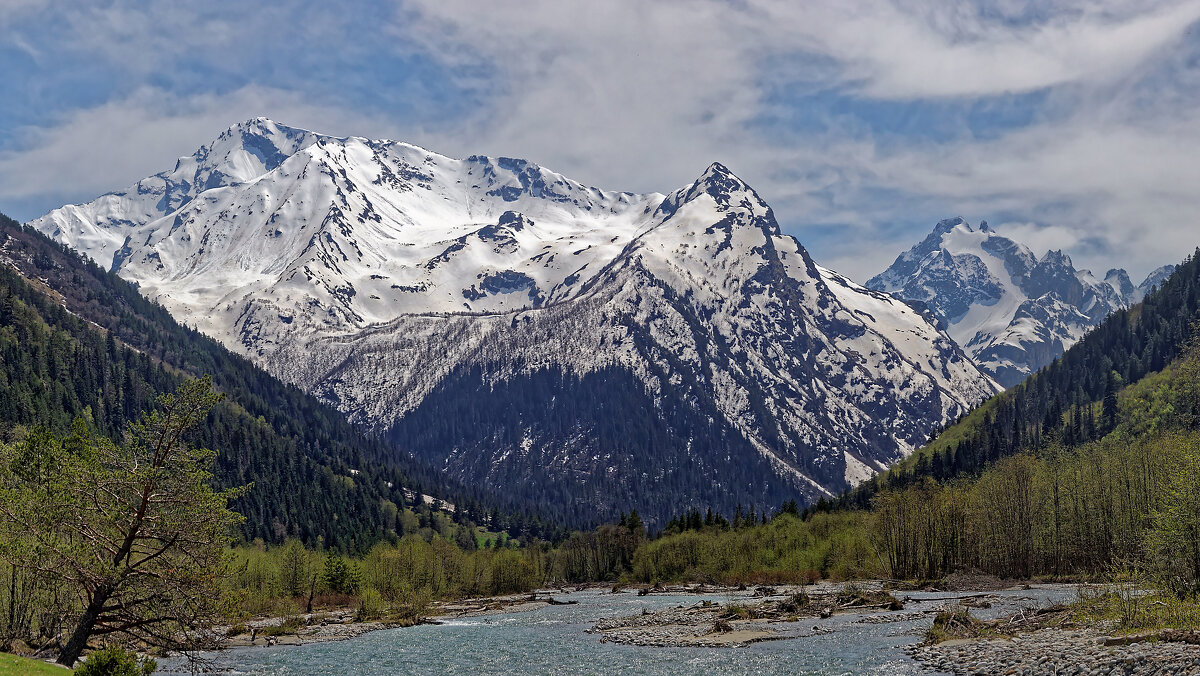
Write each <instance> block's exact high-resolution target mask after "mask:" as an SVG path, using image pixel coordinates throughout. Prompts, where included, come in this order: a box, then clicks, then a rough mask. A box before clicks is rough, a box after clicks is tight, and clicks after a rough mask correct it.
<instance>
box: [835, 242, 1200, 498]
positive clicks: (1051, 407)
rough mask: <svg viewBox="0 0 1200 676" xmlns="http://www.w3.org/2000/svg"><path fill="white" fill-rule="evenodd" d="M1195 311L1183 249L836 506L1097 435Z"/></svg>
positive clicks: (1179, 338)
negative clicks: (1042, 361)
mask: <svg viewBox="0 0 1200 676" xmlns="http://www.w3.org/2000/svg"><path fill="white" fill-rule="evenodd" d="M1198 317H1200V256H1196V255H1193V256H1191V257H1189V258H1188V259H1187V260H1185V261H1184V262H1183V264H1181V265H1180V266H1179V267H1178V269H1176V271H1175V273H1174V274H1172V275H1171V276H1170V277H1168V278H1167V279H1166V280H1165V281H1164V282H1163V283H1162V285H1161V287H1159V288H1158V289H1157V290H1156V291H1154V292H1152V293H1150V294H1148V295H1147V296H1146V298H1145V299H1144V300H1143V302H1142V303H1141V304H1140V305H1135V306H1133V307H1131V308H1129V309H1127V310H1119V311H1117V312H1114V313H1113V314H1112V315H1110V316H1109V317H1108V319H1106V320H1105V321H1104V322H1102V323H1101V324H1100V325H1099V326H1098V327H1096V329H1094V330H1093V331H1091V332H1090V333H1088V334H1087V335H1086V336H1085V337H1084V338H1083V339H1082V340H1080V341H1079V342H1078V343H1077V344H1075V345H1074V346H1073V347H1071V349H1069V350H1067V352H1066V353H1064V354H1063V355H1062V356H1061V357H1060V358H1058V359H1056V360H1055V361H1054V362H1053V363H1051V364H1050V365H1049V366H1046V367H1045V368H1043V369H1041V370H1040V371H1038V372H1037V373H1035V374H1033V375H1032V376H1030V377H1029V378H1028V379H1027V380H1026V381H1025V382H1023V383H1021V384H1020V385H1017V386H1016V387H1013V388H1012V389H1009V390H1008V391H1006V392H1004V393H1002V394H999V395H997V396H995V397H993V398H992V399H991V400H989V401H987V402H985V403H984V404H983V405H982V406H980V407H979V408H977V409H975V410H974V411H972V412H971V413H969V414H968V415H966V416H964V417H963V418H962V419H961V420H960V421H959V422H957V423H956V424H954V425H951V426H949V427H947V429H945V430H944V431H943V432H942V433H941V434H939V435H937V437H936V438H934V439H933V441H932V442H931V443H929V444H928V445H927V446H925V447H924V448H922V449H921V450H919V451H918V452H916V453H914V454H913V455H912V456H911V457H909V458H908V459H906V460H905V461H904V462H901V463H899V464H898V465H896V466H895V467H893V468H892V469H891V470H890V471H888V472H886V473H885V474H882V475H880V476H877V477H875V478H874V479H872V480H871V481H868V482H866V483H864V484H862V485H861V486H859V487H858V488H857V489H855V490H853V491H850V492H849V493H847V494H845V495H844V496H842V498H841V499H840V500H839V502H840V504H843V505H847V504H848V505H854V506H858V507H865V506H867V505H869V504H870V502H871V499H872V498H873V496H875V495H876V494H878V493H879V492H880V491H881V490H882V489H884V488H893V489H894V488H899V487H903V486H907V485H910V484H912V483H915V482H919V481H920V480H921V479H922V478H924V477H930V478H932V479H935V480H937V481H947V480H950V479H953V478H956V477H962V476H972V475H977V474H978V473H979V472H980V471H982V470H983V469H984V468H986V467H988V466H989V465H991V464H992V463H994V462H996V461H997V460H999V459H1001V458H1006V457H1009V456H1011V455H1013V454H1015V453H1017V452H1018V451H1020V450H1022V449H1042V448H1046V447H1048V446H1049V445H1051V444H1054V443H1058V444H1062V445H1065V446H1075V445H1079V444H1082V443H1084V442H1088V441H1095V440H1099V439H1101V438H1103V437H1104V436H1106V435H1107V434H1109V433H1110V432H1112V431H1113V430H1114V428H1115V427H1116V425H1117V422H1118V420H1117V392H1118V391H1119V390H1120V389H1121V388H1123V387H1125V386H1126V385H1128V384H1130V383H1135V382H1137V381H1138V380H1140V379H1142V378H1144V377H1145V376H1146V375H1148V374H1151V373H1155V372H1158V371H1161V370H1162V369H1163V368H1164V367H1166V366H1167V365H1168V364H1170V363H1171V362H1172V361H1173V360H1174V359H1176V358H1177V357H1178V356H1179V355H1180V354H1181V352H1182V351H1183V350H1184V348H1185V346H1186V345H1187V344H1188V341H1189V340H1190V339H1191V338H1192V336H1193V335H1194V332H1195V328H1194V326H1193V324H1194V322H1195V321H1196V319H1197V318H1198ZM1093 404H1094V405H1093Z"/></svg>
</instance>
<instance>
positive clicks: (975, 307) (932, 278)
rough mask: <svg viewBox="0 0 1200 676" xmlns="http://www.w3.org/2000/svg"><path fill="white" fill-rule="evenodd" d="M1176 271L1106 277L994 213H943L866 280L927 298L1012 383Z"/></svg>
mask: <svg viewBox="0 0 1200 676" xmlns="http://www.w3.org/2000/svg"><path fill="white" fill-rule="evenodd" d="M1173 270H1174V266H1170V265H1168V266H1163V267H1162V268H1159V269H1158V270H1155V271H1154V272H1152V273H1150V275H1149V276H1147V277H1146V279H1145V281H1143V282H1142V283H1141V284H1139V285H1138V286H1134V285H1133V283H1132V282H1131V281H1130V280H1129V275H1128V274H1127V273H1126V272H1125V271H1124V270H1119V269H1114V270H1109V271H1108V273H1107V274H1106V275H1105V277H1104V279H1103V280H1100V279H1098V278H1096V276H1095V275H1093V274H1092V273H1091V272H1090V271H1088V270H1076V269H1075V267H1074V266H1073V265H1072V263H1071V259H1070V257H1069V256H1067V255H1066V254H1064V253H1063V252H1062V251H1047V252H1046V253H1045V255H1043V256H1042V257H1041V258H1039V257H1038V256H1037V255H1035V254H1034V253H1033V251H1031V250H1030V249H1029V247H1027V246H1025V245H1024V244H1021V243H1019V242H1015V241H1013V240H1012V239H1009V238H1007V237H1003V236H1001V235H999V234H997V233H996V231H995V230H994V229H993V228H990V227H989V226H988V224H987V222H986V221H983V222H981V223H980V225H979V229H978V230H976V229H974V228H972V227H971V226H970V224H968V223H967V222H966V221H964V220H963V219H961V218H952V219H947V220H944V221H941V222H939V223H938V224H937V225H936V226H935V227H934V229H933V232H932V233H930V234H929V236H927V237H926V238H925V239H924V240H923V241H922V242H920V243H919V244H917V245H915V246H913V247H912V248H911V249H909V250H908V251H906V252H904V253H902V254H900V255H899V256H898V257H897V258H896V261H895V262H894V263H892V265H891V266H890V267H889V268H888V269H887V270H885V271H884V272H883V273H881V274H879V275H877V276H876V277H873V278H872V279H870V280H869V281H868V282H867V286H868V287H870V288H873V289H879V290H882V291H886V292H888V293H892V294H895V295H897V296H899V297H902V298H904V299H906V300H908V301H911V302H914V303H915V304H917V305H918V306H924V307H926V308H928V309H929V311H930V312H931V313H932V314H933V315H934V316H935V317H937V319H938V320H939V321H941V322H943V323H944V325H945V326H946V327H947V330H948V331H949V333H950V335H951V336H952V337H953V338H954V339H955V340H956V341H957V342H958V344H959V345H961V346H963V348H964V349H965V350H966V351H967V352H968V353H969V354H970V355H971V356H972V358H974V359H975V361H976V363H978V364H979V365H980V367H981V368H983V370H984V371H986V372H987V373H989V374H990V375H992V376H993V377H994V378H995V379H996V380H997V381H999V382H1000V383H1001V384H1003V385H1004V386H1006V387H1008V386H1012V385H1014V384H1016V383H1018V382H1020V381H1021V380H1023V379H1024V378H1025V377H1026V376H1028V375H1029V374H1030V373H1032V372H1033V371H1036V370H1037V369H1039V368H1041V367H1042V366H1044V365H1046V364H1048V363H1049V362H1050V361H1052V360H1053V359H1054V358H1055V357H1057V356H1058V355H1060V354H1062V353H1063V351H1065V350H1066V349H1067V348H1068V347H1070V346H1071V345H1073V344H1074V343H1075V342H1076V341H1077V340H1079V339H1080V338H1081V337H1082V336H1083V334H1084V333H1086V332H1087V331H1088V330H1089V329H1091V328H1092V327H1094V326H1095V325H1096V324H1098V323H1099V322H1100V321H1101V320H1103V319H1104V317H1106V316H1108V315H1109V314H1110V313H1111V312H1113V311H1114V310H1116V309H1118V308H1121V307H1125V306H1128V305H1131V304H1133V303H1137V302H1139V301H1140V300H1141V299H1142V297H1143V296H1145V294H1146V293H1147V292H1149V291H1150V289H1152V288H1153V287H1154V286H1156V285H1157V284H1159V283H1161V282H1162V280H1163V279H1165V278H1166V277H1167V276H1168V275H1170V273H1171V272H1172V271H1173Z"/></svg>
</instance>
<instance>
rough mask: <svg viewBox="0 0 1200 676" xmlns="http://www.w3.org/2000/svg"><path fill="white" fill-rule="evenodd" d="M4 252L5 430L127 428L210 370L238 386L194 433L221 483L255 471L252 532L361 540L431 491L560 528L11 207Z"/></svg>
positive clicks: (533, 525) (246, 503) (0, 430)
mask: <svg viewBox="0 0 1200 676" xmlns="http://www.w3.org/2000/svg"><path fill="white" fill-rule="evenodd" d="M0 260H2V261H3V264H2V265H0V356H2V357H3V360H2V367H0V435H3V437H6V438H8V439H9V440H14V439H16V438H17V437H19V436H21V435H26V434H28V433H29V432H30V430H32V429H34V428H37V427H45V428H48V429H49V430H50V431H51V432H53V433H57V434H63V433H65V432H66V431H67V430H68V429H69V428H70V427H71V425H72V422H73V420H74V419H75V418H76V417H82V418H83V419H85V420H86V421H87V422H88V423H89V424H91V425H92V426H94V428H95V429H96V430H97V431H98V432H99V433H101V434H103V435H106V436H110V437H114V438H115V437H116V436H117V435H119V434H120V430H122V429H123V428H124V427H125V426H126V425H127V424H128V422H130V421H131V420H134V419H136V418H137V417H138V416H139V415H140V414H141V413H142V412H144V411H146V410H148V409H149V408H150V407H151V406H152V405H153V403H154V400H155V398H156V397H157V396H158V395H159V394H162V393H163V392H169V391H171V390H173V389H174V388H175V387H177V386H178V384H179V383H180V382H181V381H182V379H183V378H184V377H185V376H188V375H192V376H198V375H202V374H211V375H212V377H213V382H214V384H215V386H216V387H217V388H218V389H219V390H220V391H222V392H224V393H225V394H226V395H227V398H226V400H225V401H224V402H223V403H222V404H220V405H219V406H218V407H216V408H215V409H214V410H213V412H212V413H211V414H210V416H209V418H208V420H207V421H206V422H205V424H203V425H201V427H200V430H199V432H198V433H197V438H196V439H195V440H194V441H195V443H197V444H200V445H204V446H208V447H211V448H213V449H215V450H217V451H219V460H218V467H217V478H218V481H219V483H220V484H221V485H223V486H237V485H243V484H247V483H253V485H254V488H253V490H251V491H250V492H249V493H247V494H246V495H245V496H244V497H242V498H240V499H239V500H238V502H237V503H236V504H235V507H236V509H237V510H238V511H239V512H241V513H242V514H244V515H245V516H246V517H247V518H246V521H245V524H244V527H243V535H244V537H245V538H246V539H247V540H251V539H254V538H262V539H264V540H266V541H268V542H280V541H282V540H283V539H284V538H286V537H298V538H300V539H302V540H304V541H305V542H308V543H310V544H312V545H316V544H318V543H323V544H324V545H325V546H329V547H333V548H335V549H341V550H352V551H353V550H363V549H365V548H367V547H369V546H370V545H371V544H372V543H374V542H376V541H379V540H381V539H388V538H392V537H395V536H396V535H398V534H402V530H403V529H402V528H401V527H399V526H398V525H397V524H398V513H400V512H401V511H402V510H404V508H405V506H406V505H412V504H414V503H416V504H417V506H418V508H419V509H418V510H417V511H418V512H420V513H421V514H423V515H424V516H422V517H421V519H422V521H427V520H429V514H428V511H429V510H428V509H427V508H424V507H423V506H422V505H420V504H419V503H420V502H421V498H420V497H419V496H420V495H421V494H422V493H427V494H432V495H435V496H438V497H441V498H444V499H446V500H447V501H449V502H451V503H454V504H455V505H456V506H457V508H458V509H457V511H456V513H455V518H456V519H457V520H459V521H461V522H464V523H465V522H467V521H475V522H484V521H490V522H491V523H490V525H491V526H492V527H498V528H504V529H507V530H509V531H510V532H512V533H514V534H517V535H520V534H525V533H529V532H535V533H537V534H548V533H549V530H550V529H549V528H548V527H547V526H545V525H544V524H543V523H541V522H540V521H539V520H538V519H537V518H535V517H531V516H529V515H525V514H517V513H516V512H515V510H511V509H497V508H496V507H497V504H498V503H495V502H492V503H489V506H488V508H485V507H484V506H483V504H482V503H481V502H480V499H479V498H480V497H481V496H480V495H479V494H478V493H476V492H474V491H472V490H468V489H465V488H462V487H458V486H454V485H452V484H447V482H445V481H444V480H442V479H441V478H439V477H438V476H437V474H436V473H435V472H434V471H432V470H430V469H428V468H426V467H424V466H422V465H420V464H419V463H417V462H415V461H411V460H407V459H405V458H403V457H398V456H399V454H397V453H396V452H395V450H394V449H392V448H391V447H389V446H387V445H385V444H384V443H382V442H380V441H378V440H374V439H371V438H369V437H366V436H364V435H362V434H361V433H359V432H358V431H357V430H356V429H355V428H354V427H353V426H352V425H351V424H350V423H348V422H346V421H344V420H343V419H342V417H341V416H340V415H339V414H338V413H337V412H335V411H333V410H332V409H330V408H328V407H327V406H325V405H323V404H321V403H320V402H318V401H317V400H315V399H314V398H312V397H310V396H308V395H306V394H304V393H303V392H301V391H300V390H298V389H296V388H294V387H291V386H286V385H284V384H282V383H280V382H279V381H278V380H276V379H274V378H273V377H271V376H269V375H268V374H267V373H266V372H264V371H262V370H261V369H259V368H257V367H255V366H254V365H252V364H251V363H250V362H249V361H247V360H245V359H243V358H241V357H238V356H235V355H232V354H231V353H229V352H228V351H227V350H225V349H224V348H223V347H221V346H220V345H219V344H217V343H216V342H215V341H212V340H210V339H208V338H207V337H205V336H203V335H201V334H199V333H197V332H196V331H194V330H191V329H188V328H186V327H182V326H180V325H178V324H177V323H176V322H175V321H174V320H173V319H172V318H171V317H170V315H169V314H168V313H167V312H166V311H165V310H164V309H162V308H161V307H159V306H157V305H155V304H153V303H151V302H149V301H147V300H145V299H144V298H143V297H142V296H141V295H140V294H139V293H138V292H137V290H136V289H135V288H134V287H133V286H132V285H130V284H129V283H128V282H126V281H124V280H122V279H120V278H119V277H117V276H116V275H114V274H110V273H107V272H105V271H103V270H101V269H100V268H99V267H97V266H96V265H94V264H92V263H90V262H87V261H85V260H83V259H82V258H81V257H79V256H78V255H76V254H75V253H74V252H71V251H69V250H66V249H64V248H63V247H61V246H59V245H57V244H55V243H53V242H51V241H50V240H48V239H46V238H45V237H43V236H42V235H40V234H38V233H35V232H33V231H31V230H28V229H26V228H22V227H21V226H20V225H18V224H17V223H16V222H14V221H12V220H11V219H8V218H5V217H2V216H0ZM500 507H505V505H500ZM400 521H402V520H400ZM422 525H424V524H422Z"/></svg>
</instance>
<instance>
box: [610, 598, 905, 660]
mask: <svg viewBox="0 0 1200 676" xmlns="http://www.w3.org/2000/svg"><path fill="white" fill-rule="evenodd" d="M648 591H649V590H642V592H641V593H646V592H648ZM689 591H690V592H692V593H695V592H696V590H695V589H686V588H685V589H672V590H665V589H664V590H662V593H672V594H678V593H686V592H689ZM705 591H707V592H708V593H711V591H712V590H711V588H709V589H707V590H705ZM728 591H729V593H731V594H732V593H735V592H736V591H745V592H748V590H728ZM749 593H751V594H752V596H746V597H743V598H739V599H738V600H737V601H736V602H730V603H727V604H719V603H714V602H712V601H707V600H706V601H701V602H698V603H696V604H693V605H688V606H684V605H680V606H678V607H675V608H666V609H662V610H658V611H654V612H650V611H643V612H642V613H641V614H638V615H629V616H625V617H614V618H606V619H603V620H601V621H599V622H597V623H596V624H595V625H594V626H593V627H592V628H591V629H590V631H591V632H592V633H596V634H600V636H601V640H602V641H604V642H611V643H624V644H627V645H638V646H659V647H706V648H717V647H732V646H742V645H746V644H749V643H757V642H760V641H773V640H780V639H791V638H803V637H806V636H815V635H818V634H825V633H830V632H831V631H832V630H830V629H828V628H822V627H819V626H815V625H814V626H811V627H810V626H809V625H806V624H805V623H804V622H803V621H802V620H803V619H805V618H817V617H819V618H829V617H831V616H833V615H834V614H842V613H862V612H870V611H878V612H884V611H887V612H894V611H899V610H902V609H903V604H902V603H900V601H898V600H897V599H896V598H895V597H893V596H892V595H891V594H889V593H888V592H886V591H884V590H882V589H879V588H878V587H877V586H875V587H873V588H867V587H860V586H852V585H842V586H836V585H825V586H822V587H791V586H785V587H758V588H756V589H754V590H753V591H752V592H749ZM909 619H911V616H910V617H909Z"/></svg>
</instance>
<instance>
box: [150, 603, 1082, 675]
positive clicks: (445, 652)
mask: <svg viewBox="0 0 1200 676" xmlns="http://www.w3.org/2000/svg"><path fill="white" fill-rule="evenodd" d="M1070 593H1071V591H1070V590H1069V589H1066V588H1062V587H1057V588H1047V589H1037V590H1034V591H1023V592H1002V593H1001V594H1002V595H1003V596H1004V597H1005V599H1004V602H1003V603H998V604H996V606H994V607H993V608H992V609H990V610H988V611H978V614H979V615H981V616H991V615H998V614H1003V613H1006V612H1009V611H1012V610H1015V609H1016V608H1019V607H1021V606H1030V605H1035V604H1042V603H1045V602H1048V601H1053V600H1059V599H1061V598H1064V597H1067V596H1069V595H1070ZM900 596H901V597H902V598H903V597H905V596H911V597H914V598H921V597H925V598H929V597H942V596H946V595H945V594H936V593H935V594H901V595H900ZM560 598H561V597H560ZM569 598H570V599H571V600H576V601H578V602H579V603H578V604H577V605H569V606H549V607H546V608H540V609H537V610H531V611H526V612H516V613H508V614H505V615H493V616H490V617H480V618H470V619H462V620H450V621H448V622H446V623H445V624H442V625H425V626H420V627H410V628H405V629H387V630H381V631H375V632H371V633H368V634H364V635H363V636H360V637H358V638H355V639H350V640H346V641H337V642H332V643H316V644H310V645H304V646H274V647H269V648H238V649H232V650H227V651H224V652H221V653H216V654H213V655H209V656H208V657H209V658H211V659H213V660H214V664H213V666H214V668H215V670H214V671H213V672H210V673H219V674H255V675H271V676H282V675H300V674H305V675H309V674H312V675H332V674H339V675H340V674H363V675H366V676H375V675H378V676H384V675H387V676H393V675H397V674H420V675H422V676H424V675H427V674H429V675H436V674H447V675H449V674H544V675H555V674H596V675H600V674H604V675H608V674H651V675H656V676H658V675H662V676H666V675H673V674H764V675H768V674H917V673H922V672H921V670H920V668H919V665H918V664H917V663H916V662H914V661H913V660H911V659H909V658H908V657H907V656H906V655H905V654H904V653H903V651H902V649H901V648H902V646H904V645H906V644H909V643H915V642H917V641H919V640H920V634H921V632H922V631H923V630H924V628H925V627H926V626H928V623H929V617H930V616H929V615H922V617H920V618H919V619H912V620H907V621H901V622H891V623H885V624H866V623H860V622H856V621H857V620H860V619H861V618H862V616H859V615H838V616H835V617H832V618H829V619H826V620H819V619H804V620H801V621H800V622H796V623H791V624H782V625H779V626H780V627H786V628H787V629H788V631H789V632H791V633H793V634H795V635H796V637H795V638H790V639H787V640H778V641H767V642H763V643H754V644H751V645H748V646H745V647H740V648H644V647H634V646H625V645H616V644H612V643H601V642H600V637H599V636H598V635H596V634H589V633H587V630H588V629H589V628H590V627H591V626H592V625H593V624H594V623H595V622H596V621H597V620H599V619H600V618H603V617H614V616H622V615H633V614H637V613H640V612H641V610H642V609H643V608H649V609H652V610H653V609H655V608H662V607H669V606H675V605H692V604H695V603H697V602H698V601H700V600H701V599H708V600H711V601H716V602H721V603H724V602H728V601H730V600H732V599H733V598H734V597H733V596H731V595H729V594H717V595H710V596H696V595H678V596H674V595H671V596H668V595H662V596H659V595H652V596H644V597H638V596H636V595H635V594H632V593H625V594H615V595H614V594H607V593H602V592H599V591H585V592H577V593H574V594H570V595H569ZM933 605H934V604H931V603H925V604H918V603H909V604H908V607H907V608H906V610H905V611H902V612H901V613H897V614H903V613H912V612H914V611H919V610H924V609H927V608H930V607H932V606H933ZM814 627H820V628H821V629H822V630H824V629H833V630H834V631H833V632H832V633H824V634H822V633H816V634H814V632H813V628H814ZM161 666H162V670H163V671H165V672H170V671H171V670H183V669H184V666H183V665H182V664H180V663H179V662H178V661H171V660H166V661H163V662H162V663H161ZM176 673H177V672H176ZM924 673H929V672H924Z"/></svg>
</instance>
